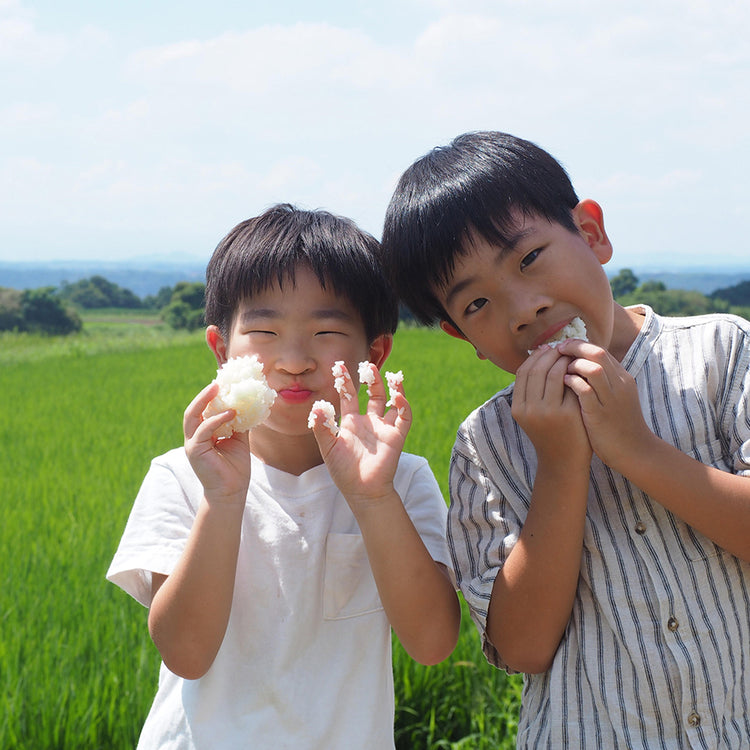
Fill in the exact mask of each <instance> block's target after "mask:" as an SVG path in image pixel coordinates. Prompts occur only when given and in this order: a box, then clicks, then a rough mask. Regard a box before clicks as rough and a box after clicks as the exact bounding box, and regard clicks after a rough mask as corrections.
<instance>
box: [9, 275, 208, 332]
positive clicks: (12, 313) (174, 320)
mask: <svg viewBox="0 0 750 750" xmlns="http://www.w3.org/2000/svg"><path fill="white" fill-rule="evenodd" d="M205 291H206V285H205V284H203V283H201V282H189V281H180V282H178V283H177V284H175V285H174V286H173V287H170V286H164V287H162V288H161V289H159V291H158V292H157V293H156V294H155V295H148V296H146V297H144V298H143V299H141V298H139V297H138V296H137V295H136V294H134V293H133V292H132V291H130V289H123V288H122V287H120V286H118V285H117V284H114V283H112V282H111V281H108V280H107V279H105V278H104V277H103V276H91V277H90V278H87V279H81V280H80V281H76V282H73V283H68V282H63V283H62V284H61V285H60V287H59V288H57V289H56V288H55V287H41V288H39V289H26V290H23V291H21V290H18V289H8V288H3V287H0V331H20V332H35V333H45V334H50V335H66V334H69V333H75V332H76V331H80V330H81V328H82V327H83V323H82V321H81V317H80V315H79V311H81V310H96V309H104V308H117V309H129V310H134V309H143V310H158V311H160V314H161V317H162V319H163V320H164V321H165V322H166V323H167V325H169V326H170V327H172V328H175V329H179V328H183V329H188V330H195V329H196V328H200V327H201V326H203V310H204V306H205V301H204V298H205Z"/></svg>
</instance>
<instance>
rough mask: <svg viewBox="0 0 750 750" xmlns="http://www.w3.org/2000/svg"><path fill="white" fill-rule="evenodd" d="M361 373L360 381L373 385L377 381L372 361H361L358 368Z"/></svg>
mask: <svg viewBox="0 0 750 750" xmlns="http://www.w3.org/2000/svg"><path fill="white" fill-rule="evenodd" d="M357 372H358V373H359V382H360V383H365V384H367V385H372V384H373V383H374V382H375V373H374V372H373V370H372V367H370V362H360V363H359V367H358V368H357Z"/></svg>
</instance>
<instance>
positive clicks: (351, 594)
mask: <svg viewBox="0 0 750 750" xmlns="http://www.w3.org/2000/svg"><path fill="white" fill-rule="evenodd" d="M382 609H383V605H382V604H381V603H380V597H379V596H378V589H377V586H376V585H375V578H374V577H373V575H372V570H371V569H370V563H369V560H368V559H367V552H366V551H365V543H364V541H363V540H362V537H361V536H360V535H359V534H329V535H328V537H327V538H326V565H325V580H324V583H323V617H324V618H325V619H326V620H343V619H345V618H347V617H358V616H360V615H366V614H369V613H371V612H379V611H380V610H382Z"/></svg>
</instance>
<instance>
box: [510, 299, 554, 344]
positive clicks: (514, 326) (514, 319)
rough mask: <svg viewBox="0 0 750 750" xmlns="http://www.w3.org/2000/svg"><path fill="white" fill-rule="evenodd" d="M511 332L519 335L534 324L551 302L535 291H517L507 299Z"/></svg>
mask: <svg viewBox="0 0 750 750" xmlns="http://www.w3.org/2000/svg"><path fill="white" fill-rule="evenodd" d="M508 300H509V302H508V304H509V306H510V312H509V320H510V326H511V330H512V331H513V332H514V333H521V332H522V331H523V330H524V329H525V328H526V327H527V326H529V325H532V324H533V323H535V322H536V321H537V320H538V318H539V317H540V316H542V315H543V314H544V313H545V312H546V311H547V310H549V308H550V305H551V300H550V299H549V298H548V297H547V296H546V295H544V294H540V293H539V292H537V291H535V290H517V291H515V292H514V293H513V294H512V295H510V296H509V298H508Z"/></svg>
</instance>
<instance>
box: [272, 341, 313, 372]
mask: <svg viewBox="0 0 750 750" xmlns="http://www.w3.org/2000/svg"><path fill="white" fill-rule="evenodd" d="M275 366H276V369H277V370H280V371H281V372H284V373H286V374H288V375H303V374H304V373H307V372H311V371H312V370H314V369H315V359H314V358H313V357H312V355H311V354H310V353H309V352H308V351H307V349H306V348H305V346H304V345H303V344H302V343H301V342H293V343H290V344H289V345H287V346H286V347H284V350H283V351H282V352H280V353H279V356H278V357H277V358H276V362H275Z"/></svg>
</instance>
